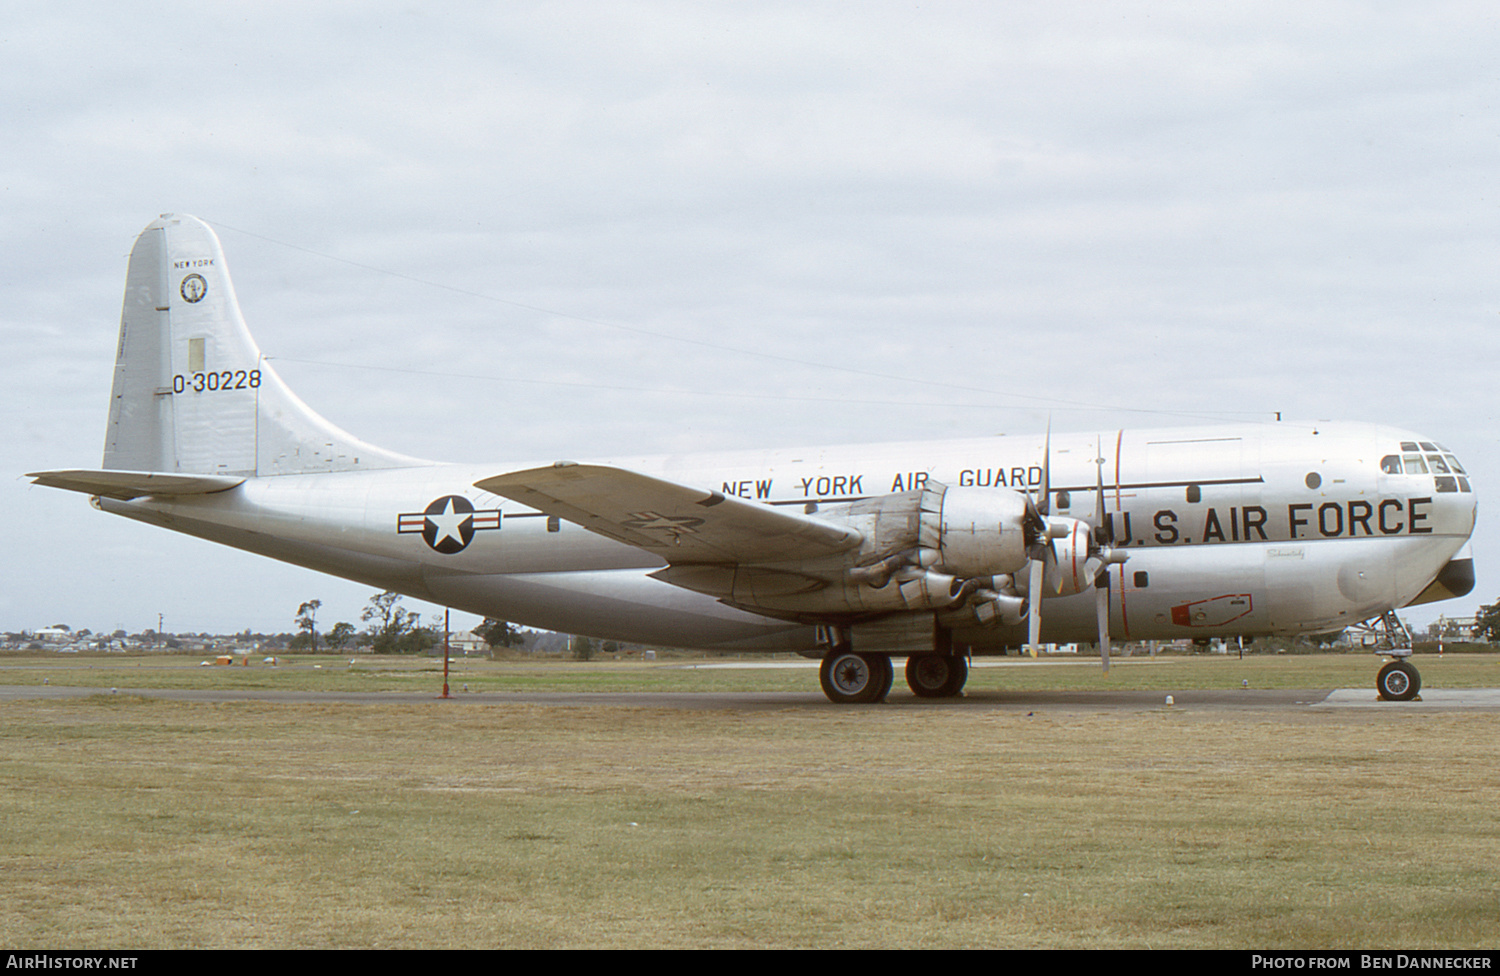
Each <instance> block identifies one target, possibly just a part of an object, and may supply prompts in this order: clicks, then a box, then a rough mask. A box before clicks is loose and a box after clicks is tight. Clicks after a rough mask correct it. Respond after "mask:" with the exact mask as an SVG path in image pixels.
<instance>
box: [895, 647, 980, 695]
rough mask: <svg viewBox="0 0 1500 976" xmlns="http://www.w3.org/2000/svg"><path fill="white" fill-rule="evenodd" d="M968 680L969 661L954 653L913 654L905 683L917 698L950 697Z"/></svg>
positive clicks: (960, 689) (907, 668)
mask: <svg viewBox="0 0 1500 976" xmlns="http://www.w3.org/2000/svg"><path fill="white" fill-rule="evenodd" d="M968 680H969V662H967V661H965V660H964V659H963V658H961V657H959V656H958V655H956V654H913V655H912V656H911V657H909V658H907V659H906V684H907V687H909V688H910V689H911V690H912V694H914V695H916V696H917V697H918V698H952V697H953V696H954V695H956V694H958V693H959V692H960V691H962V690H963V687H964V683H965V682H966V681H968Z"/></svg>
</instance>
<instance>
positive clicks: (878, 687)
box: [818, 651, 892, 705]
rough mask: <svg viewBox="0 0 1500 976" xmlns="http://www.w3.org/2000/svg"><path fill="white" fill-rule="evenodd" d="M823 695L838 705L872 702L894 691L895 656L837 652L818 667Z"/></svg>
mask: <svg viewBox="0 0 1500 976" xmlns="http://www.w3.org/2000/svg"><path fill="white" fill-rule="evenodd" d="M818 681H819V682H820V683H821V684H822V685H823V694H825V695H827V696H828V700H829V701H831V702H833V703H834V704H835V705H869V704H873V703H875V702H878V701H882V700H884V698H885V696H886V694H887V693H888V692H889V691H890V690H891V681H892V673H891V659H890V658H889V657H887V656H886V655H884V654H855V653H854V652H853V651H833V652H831V653H830V654H829V655H828V656H827V657H825V658H823V664H822V665H821V666H820V667H819V668H818Z"/></svg>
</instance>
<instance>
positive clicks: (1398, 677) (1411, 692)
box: [1375, 661, 1422, 701]
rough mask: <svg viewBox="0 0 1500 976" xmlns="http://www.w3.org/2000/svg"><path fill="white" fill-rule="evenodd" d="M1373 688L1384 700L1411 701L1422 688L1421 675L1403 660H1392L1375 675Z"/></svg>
mask: <svg viewBox="0 0 1500 976" xmlns="http://www.w3.org/2000/svg"><path fill="white" fill-rule="evenodd" d="M1375 689H1376V690H1377V691H1379V692H1380V697H1381V698H1383V699H1385V700H1386V701H1411V700H1412V699H1413V698H1415V697H1417V692H1419V691H1421V690H1422V676H1421V675H1420V674H1418V673H1417V669H1416V668H1414V667H1412V666H1411V665H1410V664H1407V663H1406V662H1405V661H1392V662H1391V663H1389V664H1387V665H1386V666H1385V667H1383V668H1381V669H1380V673H1379V674H1377V675H1376V676H1375Z"/></svg>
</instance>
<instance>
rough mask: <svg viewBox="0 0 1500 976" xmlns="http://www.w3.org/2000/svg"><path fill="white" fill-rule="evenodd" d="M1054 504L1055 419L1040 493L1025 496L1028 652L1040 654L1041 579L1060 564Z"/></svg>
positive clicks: (1049, 427) (1049, 429) (1044, 454)
mask: <svg viewBox="0 0 1500 976" xmlns="http://www.w3.org/2000/svg"><path fill="white" fill-rule="evenodd" d="M1051 508H1052V421H1051V420H1048V421H1047V439H1046V441H1045V442H1044V443H1043V447H1042V484H1041V492H1040V494H1039V496H1038V497H1028V498H1027V499H1026V555H1027V556H1028V557H1029V558H1030V559H1031V567H1030V569H1031V573H1030V579H1029V580H1028V581H1027V585H1026V602H1027V605H1028V607H1029V608H1030V610H1029V612H1028V613H1027V615H1026V616H1027V621H1026V623H1027V635H1026V636H1027V640H1026V653H1028V654H1030V655H1031V656H1032V657H1033V658H1034V657H1036V656H1037V650H1038V647H1039V646H1040V644H1041V637H1042V579H1043V578H1044V577H1045V576H1046V573H1047V566H1048V564H1049V563H1051V564H1052V565H1053V566H1056V565H1057V554H1056V553H1055V552H1053V550H1052V535H1051V531H1050V528H1049V526H1048V525H1047V514H1048V512H1050V511H1051Z"/></svg>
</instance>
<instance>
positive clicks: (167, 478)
mask: <svg viewBox="0 0 1500 976" xmlns="http://www.w3.org/2000/svg"><path fill="white" fill-rule="evenodd" d="M26 477H28V478H34V479H36V480H35V481H33V482H32V484H37V485H44V486H46V487H48V488H65V489H67V490H68V491H81V492H83V493H84V494H85V495H103V496H104V497H106V498H118V499H120V500H121V501H127V502H128V501H130V499H132V498H140V497H141V496H143V495H209V494H212V493H214V492H216V491H228V490H229V489H231V488H233V487H234V486H236V485H238V484H241V483H242V482H243V481H244V480H245V479H244V478H235V477H230V476H226V475H215V474H163V473H161V472H159V471H86V470H68V471H33V472H32V473H30V474H28V475H27V476H26Z"/></svg>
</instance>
